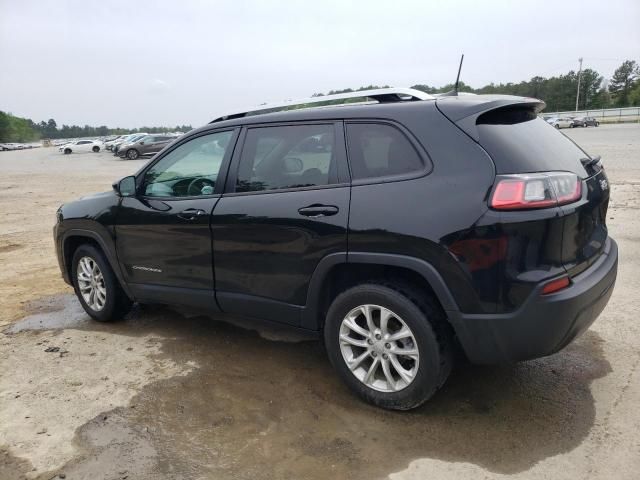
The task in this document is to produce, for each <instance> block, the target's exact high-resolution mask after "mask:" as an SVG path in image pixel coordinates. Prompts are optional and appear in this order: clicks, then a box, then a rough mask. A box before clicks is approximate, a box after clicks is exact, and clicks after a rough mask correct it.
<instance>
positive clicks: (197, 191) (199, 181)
mask: <svg viewBox="0 0 640 480" xmlns="http://www.w3.org/2000/svg"><path fill="white" fill-rule="evenodd" d="M215 185H216V184H215V182H214V181H213V180H209V179H208V178H205V177H198V178H194V179H193V180H191V182H189V186H188V187H187V195H189V196H196V195H205V194H204V193H202V189H203V188H204V187H206V186H210V187H211V193H213V188H214V187H215ZM206 195H211V194H206Z"/></svg>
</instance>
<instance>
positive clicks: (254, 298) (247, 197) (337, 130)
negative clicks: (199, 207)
mask: <svg viewBox="0 0 640 480" xmlns="http://www.w3.org/2000/svg"><path fill="white" fill-rule="evenodd" d="M240 143H242V149H240V148H236V153H234V159H233V162H232V164H231V167H230V170H229V175H228V178H227V184H226V188H225V193H224V195H223V196H222V198H221V199H220V201H219V202H218V204H217V205H216V207H215V210H214V212H213V218H212V232H213V250H214V258H215V262H214V263H215V277H216V298H217V300H218V304H219V305H220V307H221V309H222V310H223V311H225V312H229V313H234V314H240V315H248V316H254V317H260V318H263V319H267V320H273V321H277V322H284V323H289V324H293V325H298V324H299V323H300V316H301V313H302V310H303V307H304V305H305V304H306V301H307V291H308V287H309V282H310V279H311V276H312V274H313V272H314V270H315V268H316V267H317V266H318V263H319V262H320V261H321V260H322V258H324V257H325V256H326V255H329V254H332V253H338V252H344V253H346V251H347V221H348V215H349V196H350V187H349V183H348V170H347V166H346V159H345V157H346V153H345V148H344V133H343V130H342V124H341V122H332V121H329V122H320V123H306V124H279V125H257V126H250V127H247V128H245V129H244V130H243V132H242V134H241V141H240V142H239V144H240Z"/></svg>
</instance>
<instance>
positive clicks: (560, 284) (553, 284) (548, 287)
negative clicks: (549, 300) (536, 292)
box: [540, 277, 571, 295]
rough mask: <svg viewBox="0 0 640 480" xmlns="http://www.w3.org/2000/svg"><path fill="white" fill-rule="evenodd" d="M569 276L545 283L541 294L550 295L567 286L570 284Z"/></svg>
mask: <svg viewBox="0 0 640 480" xmlns="http://www.w3.org/2000/svg"><path fill="white" fill-rule="evenodd" d="M570 283H571V282H570V281H569V277H561V278H558V279H556V280H551V281H550V282H549V283H547V284H545V286H544V287H542V292H540V295H549V294H550V293H555V292H558V291H560V290H562V289H563V288H567V287H568V286H569V285H570Z"/></svg>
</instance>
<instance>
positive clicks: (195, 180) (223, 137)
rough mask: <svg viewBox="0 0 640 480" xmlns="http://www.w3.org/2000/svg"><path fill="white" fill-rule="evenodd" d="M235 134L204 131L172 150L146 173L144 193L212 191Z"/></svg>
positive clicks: (187, 194)
mask: <svg viewBox="0 0 640 480" xmlns="http://www.w3.org/2000/svg"><path fill="white" fill-rule="evenodd" d="M232 136H233V132H231V131H229V132H217V133H212V134H209V135H203V136H201V137H197V138H194V139H193V140H190V141H188V142H186V143H183V144H182V145H180V146H179V147H177V148H176V149H174V150H172V151H171V152H169V153H168V154H167V155H166V156H164V157H163V158H162V160H160V161H159V162H158V163H156V164H155V165H153V166H152V167H151V168H150V169H149V170H147V172H146V173H145V175H144V193H145V195H147V196H150V197H194V196H200V195H212V194H213V191H214V188H215V185H216V181H217V179H218V173H219V171H220V166H221V165H222V159H223V158H224V155H225V153H226V151H227V148H228V146H229V142H230V140H231V137H232Z"/></svg>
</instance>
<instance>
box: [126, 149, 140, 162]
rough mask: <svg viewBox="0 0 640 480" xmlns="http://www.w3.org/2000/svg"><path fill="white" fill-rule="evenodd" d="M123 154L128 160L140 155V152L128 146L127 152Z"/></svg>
mask: <svg viewBox="0 0 640 480" xmlns="http://www.w3.org/2000/svg"><path fill="white" fill-rule="evenodd" d="M125 156H126V157H127V158H128V159H129V160H135V159H136V158H138V157H139V156H140V153H139V152H138V150H136V149H135V148H130V149H129V150H127V153H126V154H125Z"/></svg>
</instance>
